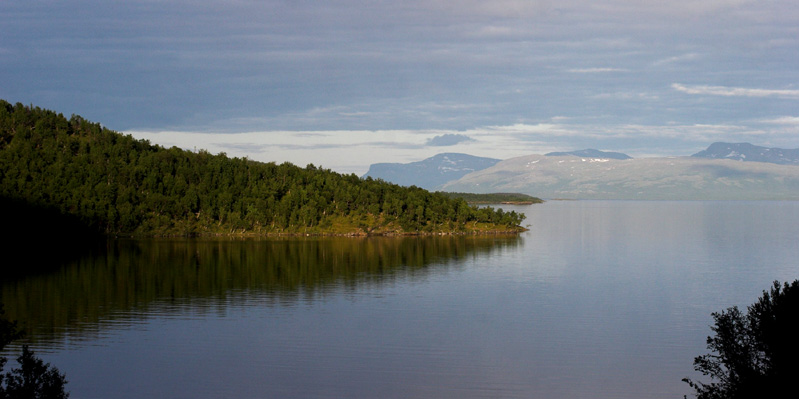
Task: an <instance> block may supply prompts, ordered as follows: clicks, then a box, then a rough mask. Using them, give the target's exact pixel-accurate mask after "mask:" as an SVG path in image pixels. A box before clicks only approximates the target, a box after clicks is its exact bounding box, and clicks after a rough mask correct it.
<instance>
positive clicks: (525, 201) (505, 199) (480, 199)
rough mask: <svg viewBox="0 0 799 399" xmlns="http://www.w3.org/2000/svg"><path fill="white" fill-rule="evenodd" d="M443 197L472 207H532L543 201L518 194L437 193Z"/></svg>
mask: <svg viewBox="0 0 799 399" xmlns="http://www.w3.org/2000/svg"><path fill="white" fill-rule="evenodd" d="M438 193H441V194H443V195H446V196H447V197H450V198H459V199H462V200H464V201H466V202H467V203H469V204H473V205H486V204H505V205H532V204H542V203H544V200H542V199H541V198H536V197H533V196H531V195H527V194H520V193H489V194H474V193H450V192H444V191H439V192H438Z"/></svg>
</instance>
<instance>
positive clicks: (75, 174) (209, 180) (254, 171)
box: [0, 100, 524, 235]
mask: <svg viewBox="0 0 799 399" xmlns="http://www.w3.org/2000/svg"><path fill="white" fill-rule="evenodd" d="M0 198H2V199H3V200H4V201H6V202H8V203H23V204H26V207H25V209H32V208H30V207H31V206H32V207H38V208H41V209H51V210H54V211H56V212H58V213H60V214H63V215H67V216H69V218H70V219H77V220H78V221H80V223H82V224H84V225H86V226H89V227H90V228H91V229H93V230H95V231H100V232H102V233H104V234H111V235H205V234H233V233H235V234H242V233H247V234H286V233H295V234H296V233H300V234H367V233H372V234H375V233H386V234H393V233H396V234H407V233H420V232H421V233H423V232H480V231H486V230H502V231H519V230H522V229H521V228H520V227H519V226H518V225H519V224H520V223H521V220H522V219H523V217H524V216H523V215H518V214H516V213H513V212H509V213H505V212H502V211H501V210H493V209H490V208H480V209H478V208H476V207H472V206H469V205H467V204H466V202H465V201H463V200H457V199H450V198H447V197H445V196H443V195H439V194H434V193H430V192H428V191H425V190H422V189H419V188H403V187H400V186H397V185H394V184H389V183H385V182H381V181H375V180H373V179H371V178H367V179H360V178H358V177H357V176H355V175H354V174H353V175H341V174H338V173H335V172H332V171H330V170H323V169H319V168H316V167H315V166H313V165H308V167H306V168H299V167H297V166H294V165H291V164H289V163H284V164H281V165H276V164H274V163H261V162H254V161H250V160H247V159H239V158H228V157H227V156H226V155H225V154H219V155H212V154H210V153H208V152H205V151H200V152H198V153H193V152H190V151H184V150H181V149H179V148H176V147H172V148H170V149H166V148H162V147H160V146H156V145H151V144H150V143H149V142H147V141H144V140H135V139H133V138H132V137H130V136H125V135H122V134H119V133H117V132H114V131H111V130H108V129H105V128H103V127H101V126H100V125H99V124H96V123H91V122H88V121H86V120H84V119H83V118H81V117H79V116H72V117H71V118H70V119H66V118H65V117H64V116H63V115H61V114H56V113H55V112H52V111H47V110H42V109H40V108H38V107H37V108H32V107H26V106H23V105H22V104H16V105H11V104H10V103H8V102H6V101H2V100H0ZM34 209H35V208H34ZM6 211H8V210H6ZM23 219H24V218H23ZM42 229H46V226H42ZM43 231H46V230H43Z"/></svg>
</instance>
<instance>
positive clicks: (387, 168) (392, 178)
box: [363, 153, 501, 190]
mask: <svg viewBox="0 0 799 399" xmlns="http://www.w3.org/2000/svg"><path fill="white" fill-rule="evenodd" d="M500 161H501V160H500V159H494V158H483V157H476V156H473V155H467V154H458V153H445V154H438V155H436V156H433V157H430V158H427V159H425V160H422V161H418V162H411V163H376V164H372V165H371V166H370V167H369V171H368V172H366V174H365V175H364V176H363V177H372V178H375V179H383V180H385V181H387V182H391V183H395V184H399V185H401V186H417V187H421V188H424V189H428V190H432V189H434V188H436V187H438V186H440V185H442V184H444V183H447V182H449V181H453V180H458V179H460V178H461V177H463V176H465V175H467V174H469V173H472V172H476V171H479V170H483V169H486V168H490V167H492V166H494V165H496V164H497V163H498V162H500Z"/></svg>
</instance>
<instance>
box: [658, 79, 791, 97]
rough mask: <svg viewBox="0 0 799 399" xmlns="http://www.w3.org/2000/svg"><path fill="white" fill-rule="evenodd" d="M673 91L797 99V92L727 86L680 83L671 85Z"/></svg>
mask: <svg viewBox="0 0 799 399" xmlns="http://www.w3.org/2000/svg"><path fill="white" fill-rule="evenodd" d="M671 87H672V88H673V89H674V90H677V91H681V92H683V93H688V94H697V95H712V96H726V97H779V98H788V99H799V90H789V89H782V90H781V89H747V88H743V87H727V86H704V85H699V86H689V85H684V84H680V83H673V84H672V85H671Z"/></svg>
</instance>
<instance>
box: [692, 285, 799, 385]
mask: <svg viewBox="0 0 799 399" xmlns="http://www.w3.org/2000/svg"><path fill="white" fill-rule="evenodd" d="M713 319H714V320H715V325H714V326H713V327H711V329H712V330H713V332H714V333H715V335H714V336H711V337H708V338H707V348H708V349H709V350H710V351H711V352H712V353H710V354H706V355H703V356H698V357H697V358H696V359H694V369H696V370H697V371H700V372H701V373H702V374H703V375H706V376H709V377H710V378H711V379H713V380H716V381H715V382H711V383H708V384H705V383H701V382H698V381H697V382H694V381H692V380H690V379H688V378H685V379H683V381H685V382H687V383H688V385H690V386H691V388H693V389H694V391H695V394H696V397H697V398H699V399H722V398H735V399H738V398H740V399H744V398H770V397H785V395H786V393H789V392H793V391H794V389H795V384H796V376H797V372H796V370H797V368H796V364H797V360H798V359H799V339H797V337H799V280H795V281H794V282H793V283H791V284H788V283H785V284H784V285H780V283H779V282H777V281H775V282H774V286H772V287H771V290H770V291H763V295H762V296H761V297H760V299H759V300H758V301H757V302H755V303H754V304H752V305H751V306H749V307H748V309H747V312H746V313H745V314H744V313H743V312H741V311H740V310H739V309H738V308H737V307H732V308H728V309H727V310H725V311H722V312H721V313H713Z"/></svg>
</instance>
